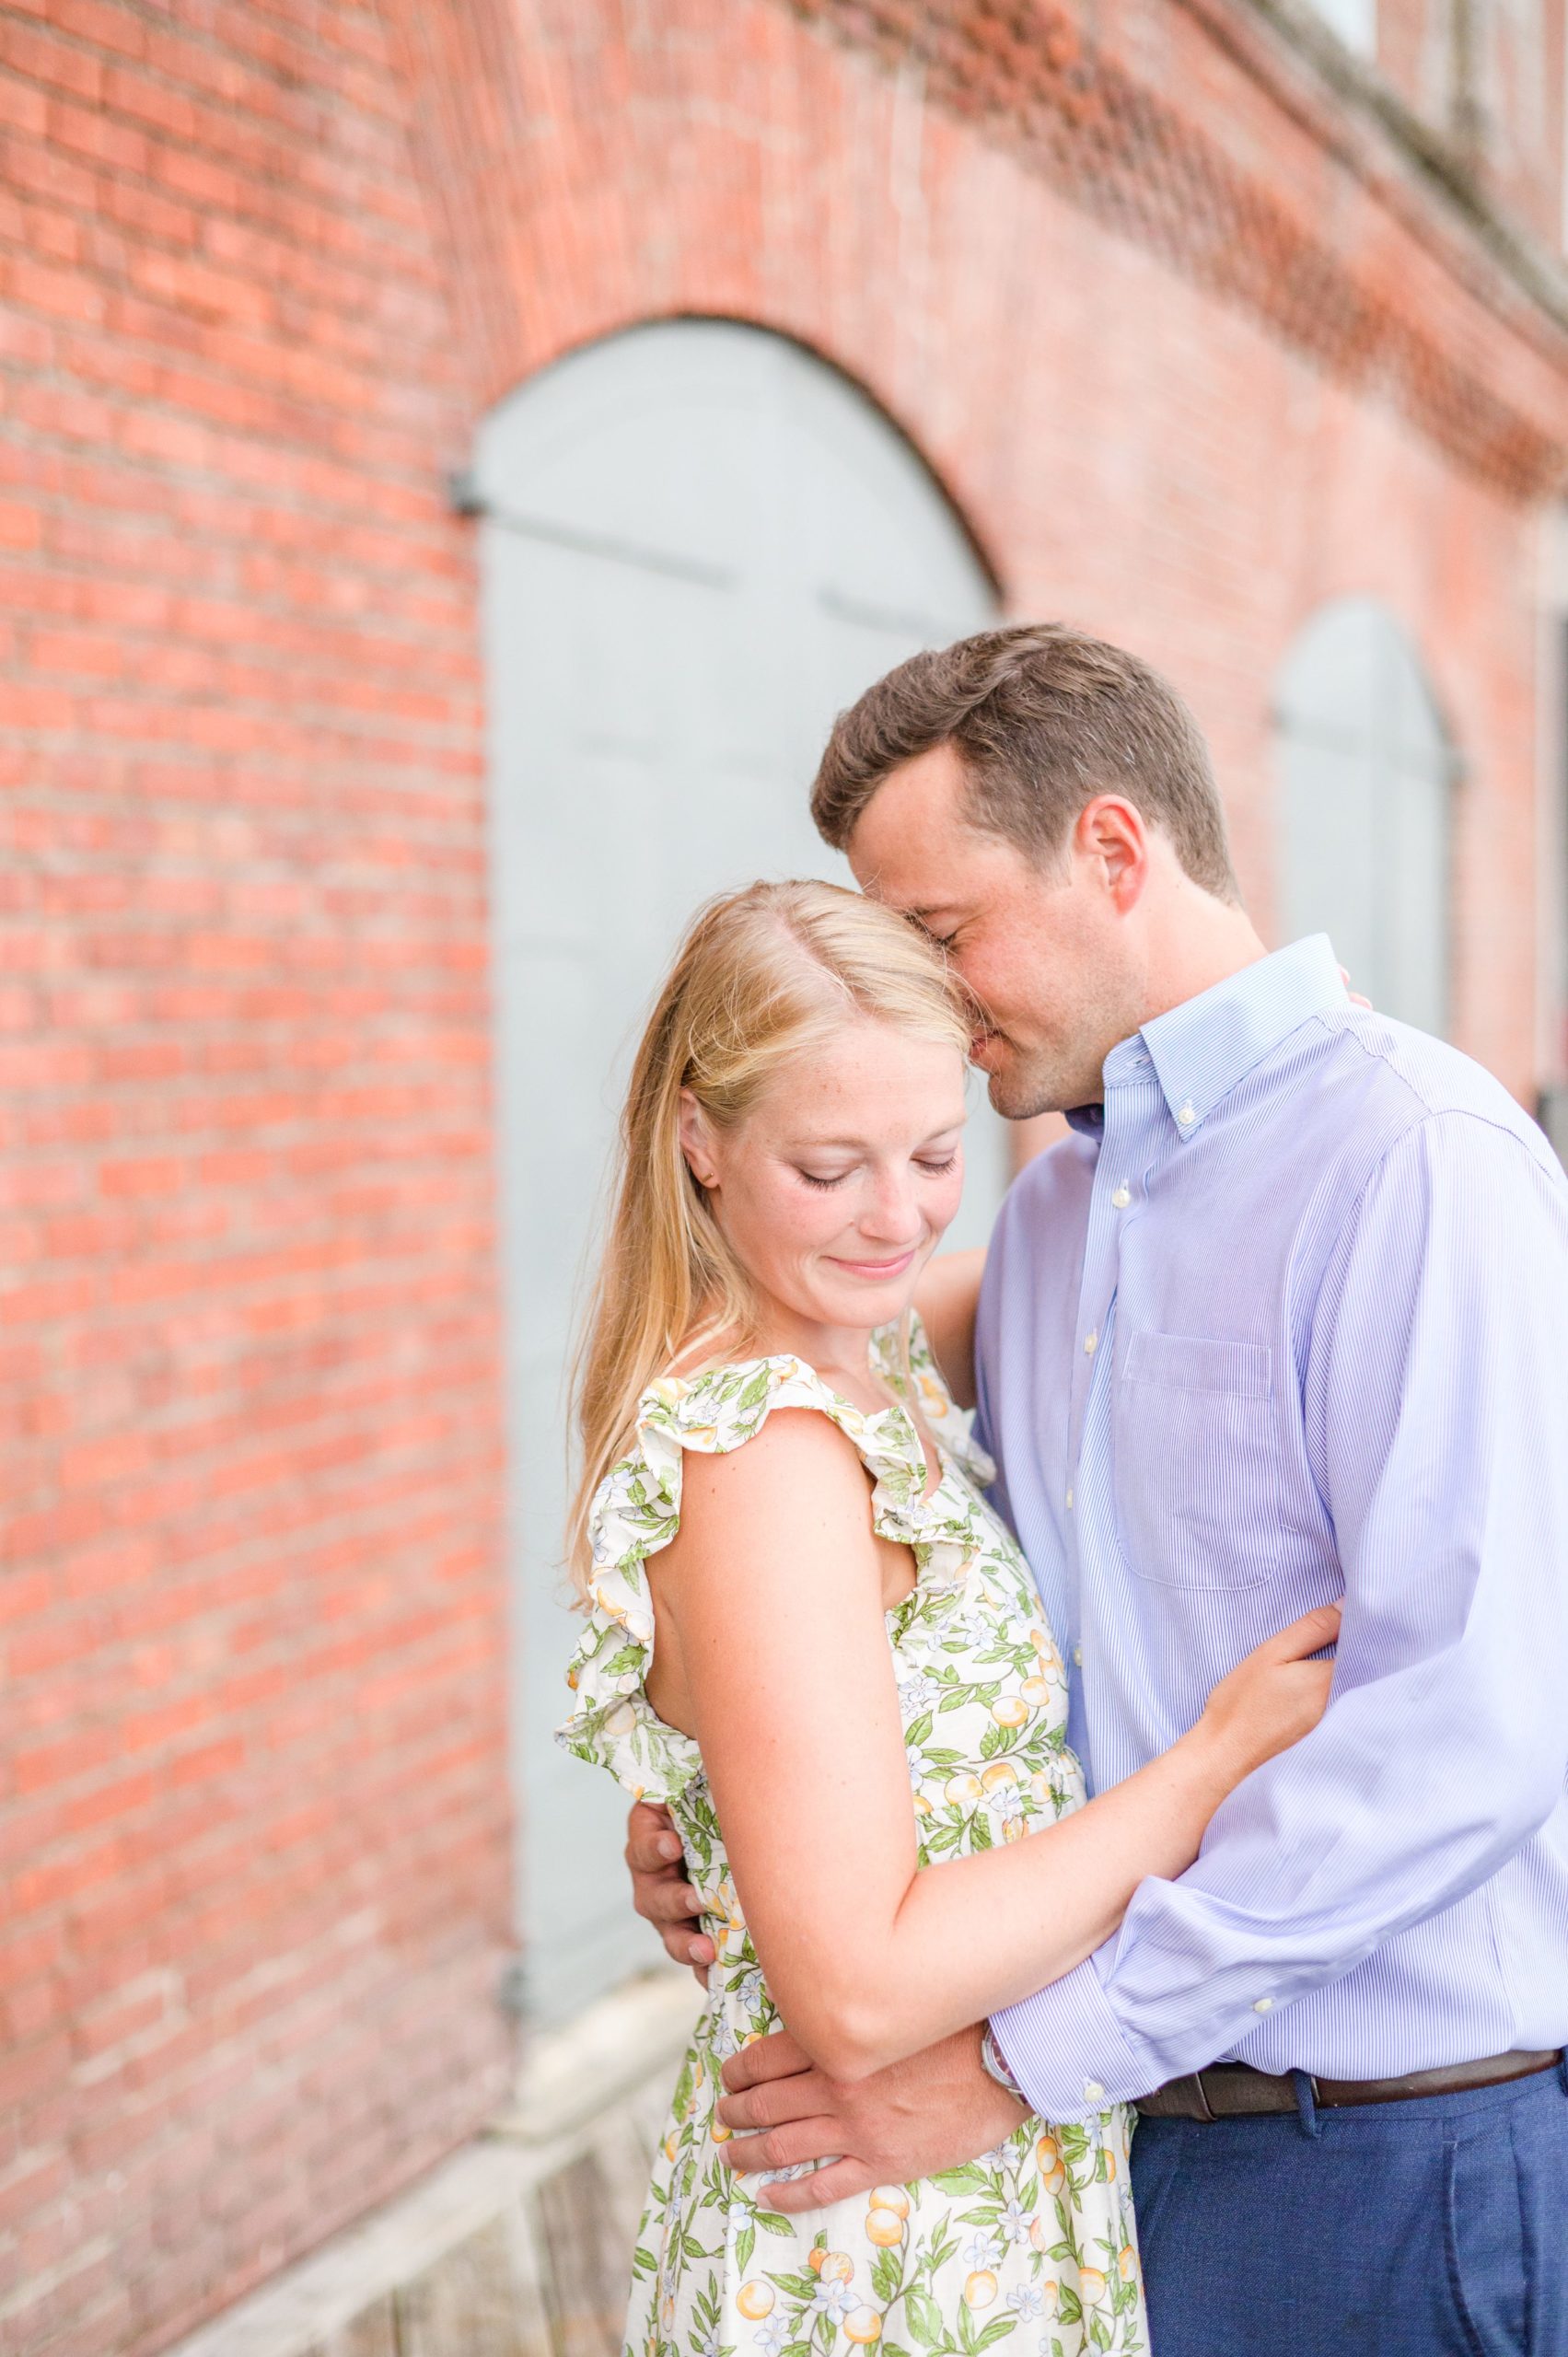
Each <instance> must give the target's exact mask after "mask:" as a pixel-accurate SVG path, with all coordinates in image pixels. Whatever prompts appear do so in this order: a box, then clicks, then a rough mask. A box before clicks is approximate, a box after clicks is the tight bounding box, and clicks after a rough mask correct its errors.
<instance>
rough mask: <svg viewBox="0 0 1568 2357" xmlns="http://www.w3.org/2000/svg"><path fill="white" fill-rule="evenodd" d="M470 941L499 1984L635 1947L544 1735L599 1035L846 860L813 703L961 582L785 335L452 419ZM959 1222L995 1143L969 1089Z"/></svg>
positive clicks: (881, 652)
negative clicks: (476, 968)
mask: <svg viewBox="0 0 1568 2357" xmlns="http://www.w3.org/2000/svg"><path fill="white" fill-rule="evenodd" d="M470 480H471V491H472V496H473V503H474V505H475V506H476V508H477V509H478V511H479V513H480V514H481V516H482V519H483V520H482V528H481V552H482V573H483V601H484V639H485V659H486V670H487V690H488V697H489V712H490V742H491V756H490V761H491V776H492V809H493V820H492V827H493V843H494V914H493V931H494V971H495V989H496V1016H497V1039H498V1055H499V1064H498V1071H497V1094H498V1099H499V1105H500V1114H501V1129H502V1233H503V1241H504V1248H505V1263H506V1274H507V1305H508V1306H507V1332H508V1346H509V1360H510V1387H511V1411H510V1412H511V1445H510V1457H511V1475H512V1486H513V1495H514V1500H515V1521H516V1535H515V1538H514V1545H513V1558H514V1564H515V1579H516V1595H517V1609H516V1612H515V1614H514V1627H515V1632H516V1633H515V1639H514V1642H515V1644H516V1647H517V1661H516V1665H515V1668H514V1674H513V1687H512V1692H513V1720H514V1728H515V1739H514V1759H515V1776H516V1782H517V1800H518V1816H519V1819H520V1840H521V1843H522V1851H521V1855H520V1857H519V1862H518V1872H517V1888H518V1891H519V1896H520V1902H521V1908H522V1926H521V1928H522V1931H523V1933H524V1934H525V1935H527V1934H528V1933H530V1932H533V1931H534V1930H535V1929H536V1928H537V1931H538V1933H539V1938H538V1942H537V1945H536V1946H535V1947H534V1948H533V1949H532V1950H531V1952H530V1954H529V1956H528V1968H527V1969H528V1992H529V2003H530V2010H532V2011H533V2012H534V2013H535V2014H536V2016H539V2017H544V2018H549V2017H551V2016H552V2015H555V2016H558V2015H560V2014H563V2013H566V2012H568V2011H570V2010H572V2009H574V2008H575V2007H576V2006H578V2005H580V2004H582V2003H586V2002H587V1999H589V1998H590V1997H592V1996H594V1995H595V1994H597V1993H598V1991H599V1990H601V1989H602V1988H604V1987H606V1986H607V1985H608V1984H609V1983H610V1981H611V1980H615V1979H616V1978H618V1977H619V1976H620V1975H621V1973H622V1972H624V1971H626V1970H627V1969H629V1968H632V1967H633V1966H634V1965H636V1964H639V1963H644V1962H646V1961H648V1960H650V1959H651V1956H652V1954H653V1951H652V1949H651V1947H650V1944H649V1935H648V1933H647V1932H646V1930H645V1927H644V1926H642V1925H641V1924H639V1923H637V1922H636V1921H635V1920H634V1918H633V1916H632V1914H631V1911H630V1907H629V1895H628V1891H627V1887H626V1879H625V1875H624V1871H623V1868H622V1866H621V1844H622V1840H623V1838H624V1836H623V1821H624V1800H623V1796H622V1795H621V1794H617V1792H616V1791H615V1789H614V1788H613V1787H612V1786H611V1784H610V1782H609V1780H608V1779H607V1778H605V1777H603V1776H597V1777H596V1776H595V1775H593V1774H592V1773H591V1772H590V1771H588V1770H587V1769H586V1768H584V1767H583V1766H582V1765H581V1764H580V1763H579V1762H577V1761H576V1760H574V1759H568V1758H566V1757H565V1756H564V1755H563V1753H561V1752H560V1751H559V1750H558V1749H557V1748H555V1747H554V1746H553V1745H552V1742H551V1739H550V1731H551V1728H552V1725H553V1724H555V1723H556V1722H557V1721H558V1720H559V1719H560V1718H561V1717H562V1716H563V1703H564V1701H565V1694H564V1689H563V1684H562V1674H563V1667H564V1665H565V1661H566V1658H567V1655H568V1653H569V1651H570V1648H571V1644H572V1642H573V1634H572V1624H571V1622H570V1620H568V1617H567V1615H566V1613H565V1611H564V1609H563V1605H562V1602H561V1597H562V1594H563V1581H562V1575H561V1573H560V1569H559V1562H560V1533H561V1525H562V1516H563V1368H564V1364H565V1359H566V1353H567V1347H568V1337H569V1334H570V1332H571V1329H572V1325H573V1321H574V1316H575V1310H576V1308H577V1306H578V1296H579V1291H580V1281H581V1272H582V1269H583V1264H584V1260H585V1257H586V1254H587V1248H588V1246H589V1242H590V1238H591V1234H592V1228H593V1222H594V1214H595V1207H596V1203H597V1200H598V1195H599V1190H600V1184H601V1179H602V1174H603V1171H604V1167H605V1163H606V1158H607V1155H608V1153H609V1150H610V1143H611V1137H612V1131H613V1123H614V1118H615V1110H616V1107H617V1104H618V1100H619V1097H620V1095H621V1086H622V1083H623V1080H624V1076H625V1071H626V1060H627V1055H628V1052H629V1050H630V1046H631V1043H632V1041H633V1039H634V1037H635V1034H636V1030H637V1028H638V1026H639V1023H640V1019H641V1016H642V1013H643V1011H644V1009H645V1005H646V1003H647V1000H648V997H649V994H650V993H651V991H652V989H653V987H654V985H655V982H656V980H657V977H658V975H659V973H660V972H661V970H662V969H663V968H664V966H665V964H666V962H667V960H668V957H669V954H670V951H671V949H672V947H673V946H674V943H675V939H676V936H677V934H678V931H679V927H680V925H681V924H682V923H683V922H684V920H685V919H686V918H687V917H688V916H689V915H690V914H691V911H692V910H693V909H694V908H695V907H696V905H697V903H698V902H699V901H700V900H703V898H704V897H705V896H706V895H707V894H709V893H711V892H714V891H717V890H720V889H722V888H726V887H727V886H733V885H739V884H745V883H749V882H750V881H751V880H752V878H753V877H759V876H789V875H809V874H819V875H829V876H837V877H840V878H841V879H842V880H845V881H847V880H848V869H847V867H845V865H843V863H842V861H841V860H839V859H838V858H836V857H835V855H834V854H832V853H830V852H829V851H828V850H827V848H826V847H825V845H824V844H823V843H822V842H820V841H819V838H818V836H817V834H816V833H815V831H814V830H813V828H812V826H811V822H810V819H809V817H808V815H807V799H806V797H807V787H808V786H809V784H810V781H811V778H812V776H813V774H814V772H815V770H816V766H817V761H818V758H819V754H820V751H821V749H822V745H823V742H824V740H825V737H826V735H827V731H828V728H829V726H830V723H831V720H832V717H833V714H835V713H836V712H837V711H838V710H839V709H840V708H841V707H842V705H843V704H845V703H847V702H852V701H853V700H854V697H855V696H856V695H857V694H858V693H859V692H860V691H861V690H862V689H863V688H865V687H866V686H867V685H868V684H869V683H870V682H871V680H873V679H876V678H877V676H878V675H879V674H880V673H881V672H883V671H885V670H887V669H888V668H889V666H891V665H892V664H893V663H895V662H898V661H900V659H901V658H902V657H903V656H905V655H908V654H910V653H912V651H913V650H914V649H915V648H917V647H919V646H921V645H923V644H936V645H939V644H945V643H946V642H947V640H949V639H951V638H955V637H958V636H961V635H963V634H964V633H967V632H970V631H972V630H976V629H981V628H983V627H984V626H985V625H986V624H987V623H988V622H989V621H992V620H993V618H994V606H993V591H992V585H991V583H990V581H989V580H988V578H987V576H986V575H985V572H984V570H983V568H982V566H981V563H980V562H979V561H978V559H977V557H976V555H975V552H974V550H973V548H972V546H971V544H970V540H969V539H968V537H967V535H966V534H965V532H964V530H963V528H962V527H961V525H960V524H959V522H958V518H957V517H956V516H955V514H954V511H953V509H952V507H951V506H950V505H949V504H948V502H947V499H946V497H945V496H944V494H943V493H942V491H941V490H940V488H939V487H938V485H937V484H936V482H935V480H934V478H933V477H932V475H931V474H930V473H929V471H928V470H926V468H925V467H924V466H923V463H922V462H921V460H920V459H919V458H918V457H917V456H916V454H915V453H914V451H913V450H912V448H911V447H910V446H909V444H908V443H907V442H906V441H905V440H904V439H903V437H902V436H901V435H900V434H899V433H898V432H897V431H896V430H895V429H894V428H893V427H892V426H891V425H890V424H889V422H888V420H887V419H886V418H885V417H884V416H883V415H882V414H881V412H879V411H878V410H877V409H876V408H875V407H874V406H873V404H872V403H871V402H870V401H868V400H867V399H866V398H865V396H864V395H863V394H861V393H860V392H858V391H857V390H856V389H854V386H852V385H851V384H849V383H848V382H846V381H845V379H844V378H843V377H840V376H839V375H837V374H836V373H835V372H834V371H833V370H832V369H831V368H830V367H828V366H825V365H824V364H823V363H822V362H820V361H819V360H816V359H814V358H812V357H811V356H810V355H809V354H807V353H806V352H804V351H802V350H801V349H800V348H799V347H798V346H796V345H795V344H793V343H788V342H786V341H785V340H784V338H782V337H779V336H775V335H772V334H769V333H767V332H765V331H761V330H758V329H752V328H747V327H742V326H738V325H733V324H729V323H726V322H720V321H715V320H680V321H670V322H667V323H664V324H660V325H657V326H649V327H645V328H638V329H634V330H633V331H630V332H628V333H626V334H622V335H619V336H614V337H612V338H610V339H609V340H608V341H607V342H605V343H600V344H597V345H595V346H593V347H591V348H590V349H587V350H585V351H583V352H579V353H576V354H573V355H572V356H571V357H570V358H568V359H566V360H564V361H563V362H561V363H560V364H559V365H558V366H555V367H553V368H552V369H550V370H548V371H546V372H545V373H544V374H543V375H541V376H540V377H538V378H537V379H535V380H534V381H533V382H531V383H529V384H528V385H525V386H524V387H523V388H522V389H520V390H519V391H517V393H515V394H513V395H512V396H510V397H509V398H508V399H507V400H506V401H504V402H503V403H502V404H501V406H500V407H499V408H498V409H497V410H496V411H495V412H494V414H493V415H492V416H491V417H490V418H489V419H488V421H487V422H486V424H484V426H483V428H482V433H481V435H480V439H479V447H478V450H477V454H476V463H475V466H474V470H473V473H472V477H471V479H470ZM970 1093H971V1144H970V1168H971V1179H970V1190H969V1193H970V1202H969V1205H968V1207H967V1215H968V1223H969V1229H970V1237H971V1238H973V1239H978V1238H980V1237H983V1235H984V1233H985V1229H986V1226H987V1225H988V1224H989V1218H990V1214H991V1212H992V1210H993V1207H994V1204H995V1202H996V1200H997V1198H998V1195H999V1193H1000V1190H1001V1187H1002V1184H1003V1182H1004V1179H1005V1167H1006V1165H1005V1149H1004V1141H1003V1137H1002V1134H1001V1133H1002V1130H1003V1127H1004V1125H1001V1124H998V1123H996V1122H995V1120H994V1117H991V1116H989V1114H988V1110H987V1109H986V1107H985V1101H984V1096H983V1091H982V1090H979V1089H975V1088H971V1092H970Z"/></svg>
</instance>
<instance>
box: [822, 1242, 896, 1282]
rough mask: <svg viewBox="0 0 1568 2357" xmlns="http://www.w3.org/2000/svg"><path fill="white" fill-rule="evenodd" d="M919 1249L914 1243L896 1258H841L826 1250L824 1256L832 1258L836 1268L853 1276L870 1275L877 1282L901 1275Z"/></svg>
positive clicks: (827, 1258) (824, 1257)
mask: <svg viewBox="0 0 1568 2357" xmlns="http://www.w3.org/2000/svg"><path fill="white" fill-rule="evenodd" d="M919 1249H920V1247H919V1246H918V1245H917V1244H912V1245H911V1246H910V1248H909V1250H908V1251H907V1252H900V1255H899V1257H898V1259H897V1260H840V1259H839V1257H838V1255H837V1253H834V1252H825V1253H824V1254H823V1255H822V1258H823V1259H824V1260H830V1261H831V1262H832V1264H833V1266H834V1268H835V1269H843V1270H846V1271H848V1273H849V1274H850V1275H851V1276H852V1277H869V1278H870V1279H871V1280H872V1281H873V1283H875V1282H876V1280H877V1278H879V1277H880V1278H882V1279H884V1280H886V1279H887V1278H889V1277H897V1276H901V1275H902V1273H903V1271H905V1270H906V1269H907V1268H908V1267H909V1265H910V1262H911V1261H912V1260H913V1259H914V1256H915V1254H916V1253H917V1252H918V1251H919Z"/></svg>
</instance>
